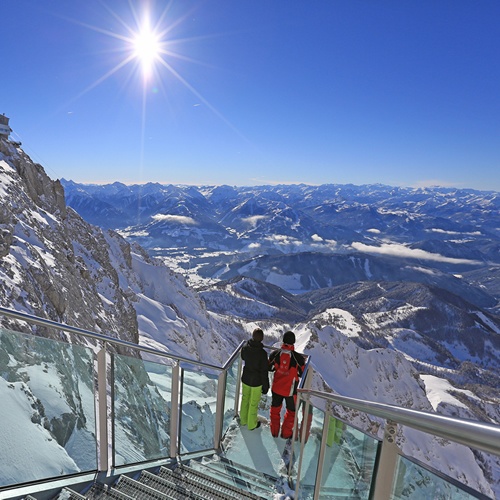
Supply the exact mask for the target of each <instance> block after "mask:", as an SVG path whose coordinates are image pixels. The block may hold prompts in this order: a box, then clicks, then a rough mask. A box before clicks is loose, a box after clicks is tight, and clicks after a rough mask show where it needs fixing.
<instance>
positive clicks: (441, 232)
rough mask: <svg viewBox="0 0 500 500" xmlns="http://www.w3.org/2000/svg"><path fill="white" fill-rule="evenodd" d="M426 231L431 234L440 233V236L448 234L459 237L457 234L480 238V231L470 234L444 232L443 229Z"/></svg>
mask: <svg viewBox="0 0 500 500" xmlns="http://www.w3.org/2000/svg"><path fill="white" fill-rule="evenodd" d="M427 231H430V232H432V233H440V234H450V235H459V234H465V235H466V236H481V231H473V232H471V233H467V232H466V233H464V232H459V231H445V230H444V229H437V228H433V229H428V230H427Z"/></svg>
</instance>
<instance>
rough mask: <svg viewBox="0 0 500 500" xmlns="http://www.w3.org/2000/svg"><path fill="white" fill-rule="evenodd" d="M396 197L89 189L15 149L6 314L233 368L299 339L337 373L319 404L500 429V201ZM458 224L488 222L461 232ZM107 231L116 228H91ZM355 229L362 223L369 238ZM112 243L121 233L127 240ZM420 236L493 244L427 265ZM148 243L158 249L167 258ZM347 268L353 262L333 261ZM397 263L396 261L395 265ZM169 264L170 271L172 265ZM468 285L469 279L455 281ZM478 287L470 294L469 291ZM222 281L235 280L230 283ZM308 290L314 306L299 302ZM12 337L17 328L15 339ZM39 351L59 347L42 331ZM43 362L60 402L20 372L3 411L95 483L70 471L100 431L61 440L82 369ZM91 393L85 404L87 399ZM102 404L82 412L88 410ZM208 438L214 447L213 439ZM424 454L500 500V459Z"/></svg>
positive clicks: (126, 392)
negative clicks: (376, 404)
mask: <svg viewBox="0 0 500 500" xmlns="http://www.w3.org/2000/svg"><path fill="white" fill-rule="evenodd" d="M63 185H64V188H63ZM388 190H389V188H386V187H354V186H353V187H343V188H340V187H335V186H323V187H314V188H313V187H308V186H286V187H283V186H282V187H276V188H270V187H268V188H241V189H240V188H230V187H227V186H221V187H212V188H195V187H176V186H167V187H165V186H159V185H146V186H141V187H128V186H124V185H122V184H119V183H115V184H113V185H112V186H91V187H86V186H84V187H82V186H79V185H76V184H74V183H71V182H63V183H60V182H59V181H52V180H51V179H49V177H48V176H47V175H46V174H45V172H44V171H43V168H42V167H41V166H40V165H37V164H35V163H33V162H32V161H31V159H30V158H29V157H28V156H27V155H26V154H25V153H24V152H23V151H22V149H20V148H19V147H16V146H15V145H13V144H11V143H9V142H7V141H3V140H2V141H0V196H1V199H2V203H1V207H0V233H1V239H0V288H1V292H2V293H1V294H0V303H1V304H2V305H3V306H6V307H10V308H14V309H17V310H20V311H25V312H29V313H34V314H36V315H38V316H41V317H45V318H49V319H53V320H56V321H61V322H64V323H68V324H70V325H73V326H77V327H81V328H85V329H89V330H93V331H96V332H102V333H104V334H107V335H112V336H116V337H120V338H124V339H125V340H130V341H133V342H139V343H143V344H144V345H149V346H152V347H155V348H158V349H163V350H165V351H168V352H172V353H175V354H180V355H183V356H187V357H192V358H196V359H200V360H204V361H209V362H212V363H217V364H219V363H222V362H224V361H225V360H226V359H227V357H228V354H229V353H230V352H231V351H233V349H234V348H235V347H236V346H237V345H238V344H239V342H240V341H241V340H242V339H243V338H246V336H247V335H248V332H249V331H251V330H252V329H253V328H254V327H255V326H256V325H259V326H262V327H263V328H264V331H265V333H266V343H267V344H273V343H275V342H279V340H280V338H281V335H282V332H283V330H284V329H285V328H292V329H293V330H294V331H295V332H296V334H297V338H298V341H297V349H299V350H301V351H304V352H306V353H308V354H311V355H312V356H313V365H314V367H316V369H317V370H318V371H319V372H320V373H321V377H320V378H319V379H317V380H316V381H315V384H316V386H317V387H318V388H321V389H325V390H334V391H336V392H338V393H340V394H344V395H349V396H355V397H360V398H364V399H372V400H373V399H375V400H377V401H383V402H388V403H393V404H400V405H403V406H408V407H412V408H416V409H423V410H427V411H432V410H435V411H439V412H442V413H445V414H449V415H458V416H462V417H465V418H476V419H477V418H480V419H482V420H488V421H492V422H500V415H499V411H498V408H499V404H498V403H499V398H498V377H497V375H496V371H497V370H498V364H499V356H498V352H499V350H498V347H499V345H498V338H499V337H498V335H499V333H500V322H499V320H498V316H496V315H495V313H494V310H495V308H494V306H495V304H496V303H497V299H498V296H497V295H495V293H496V292H495V290H497V285H496V284H495V283H489V284H487V282H488V273H484V274H483V270H484V269H485V268H486V267H487V266H489V267H491V268H494V269H496V268H497V267H498V258H497V260H495V258H494V257H495V251H494V249H495V244H497V243H496V242H497V239H495V238H497V233H498V227H500V226H499V225H498V224H497V222H498V197H497V195H496V194H495V193H477V192H469V191H464V192H463V193H462V192H461V193H458V192H456V191H446V190H443V191H442V192H441V191H438V190H436V191H432V190H431V191H418V190H417V191H416V192H414V193H412V196H410V195H409V194H408V193H407V192H405V196H406V195H408V200H409V202H408V204H407V205H405V204H404V203H403V201H402V199H403V198H404V197H402V194H401V193H402V192H401V190H393V191H392V194H391V195H390V197H389V198H388V194H387V193H388ZM64 191H66V192H67V198H66V199H67V200H68V206H67V205H66V203H65V193H64ZM429 193H431V194H432V196H431V200H432V202H431V201H430V200H429ZM459 195H460V196H459ZM328 200H329V201H328ZM377 200H378V201H377ZM451 200H459V201H457V202H455V201H451ZM327 201H328V203H327ZM372 204H373V206H372ZM450 204H451V207H449V206H448V205H450ZM70 206H72V207H73V208H74V209H77V210H78V211H79V212H80V215H79V214H78V213H77V212H75V210H74V209H73V208H70ZM457 206H459V207H460V210H462V209H463V208H464V207H465V206H473V207H474V209H473V210H471V211H470V212H468V213H467V214H465V215H464V214H462V215H460V216H459V213H458V212H459V210H458V209H457ZM214 207H216V208H214ZM356 207H359V214H368V216H369V217H370V219H369V220H368V221H367V219H365V218H364V215H363V216H361V215H359V214H358V211H357V208H356ZM374 207H375V208H374ZM401 207H403V208H401ZM439 207H445V208H446V210H447V211H448V212H447V213H448V215H447V220H446V223H445V221H441V222H440V223H439V224H438V222H439V221H438V219H437V216H436V210H438V208H439ZM453 210H455V212H456V213H455V212H453ZM433 212H434V214H433V215H430V214H431V213H433ZM92 213H94V216H90V215H91V214H92ZM453 213H455V215H453ZM487 213H489V216H487V215H486V214H487ZM81 214H83V215H85V218H87V220H85V219H84V218H82V217H81ZM450 214H451V215H450ZM358 215H359V216H358ZM93 217H94V218H93ZM488 217H489V218H488ZM99 221H100V223H101V224H102V227H103V228H100V227H98V226H97V225H91V223H90V222H93V223H96V222H99ZM104 221H107V222H106V224H104ZM347 221H355V222H356V227H354V226H353V225H352V224H351V225H348V224H347ZM377 221H378V222H377ZM375 223H377V224H378V225H376V224H375ZM450 224H451V226H450ZM418 228H420V229H419V230H420V233H418V231H417V229H418ZM110 229H117V230H118V229H120V233H121V234H122V235H125V236H126V237H127V239H125V238H124V237H123V236H122V235H120V234H118V233H117V232H116V231H113V230H110ZM413 229H415V230H416V233H415V234H417V235H418V234H420V235H421V236H422V237H423V236H424V235H429V234H431V235H432V236H433V237H435V238H433V239H436V240H438V241H442V242H445V243H447V244H449V242H450V241H451V239H459V237H458V236H457V234H455V233H460V235H461V236H460V238H461V239H463V240H464V244H465V240H470V239H472V240H473V241H474V242H475V243H477V245H472V246H471V248H472V249H473V250H474V252H476V253H474V255H472V254H470V253H469V252H470V251H471V248H469V249H468V250H466V251H464V252H463V253H460V252H458V253H457V254H456V255H454V256H452V255H446V254H443V255H441V254H438V253H435V251H437V247H433V248H434V250H435V251H431V250H430V249H428V248H427V249H425V248H423V244H424V243H425V241H428V240H425V241H424V240H423V239H418V237H413V236H412V235H411V231H412V230H413ZM434 233H435V234H434ZM476 233H477V234H476ZM466 234H467V235H466ZM389 236H390V238H389ZM388 241H390V243H388ZM137 242H144V243H146V244H147V250H149V253H147V252H146V250H144V249H143V248H141V247H140V246H139V245H138V244H137ZM163 244H164V245H168V247H167V246H165V247H163V246H162V245H163ZM197 245H199V246H197ZM384 245H385V246H384ZM457 245H458V246H459V247H461V245H462V244H461V243H459V244H457ZM420 247H422V248H420ZM155 248H160V250H156V251H155V250H154V249H155ZM464 248H465V247H464ZM235 250H238V252H239V251H241V253H238V252H235ZM304 250H307V251H308V252H309V254H306V253H304V252H303V251H304ZM332 250H339V253H338V254H335V255H334V257H335V259H336V260H330V261H329V260H328V259H331V258H332V257H333V255H332ZM444 250H445V249H444V247H439V251H440V252H441V251H442V252H444ZM391 252H392V259H391V258H390V257H387V256H385V253H391ZM415 252H416V253H415ZM152 254H156V255H161V256H162V257H163V258H162V259H161V260H162V261H163V262H162V261H160V260H159V259H155V258H153V257H151V256H150V255H152ZM259 255H260V257H259ZM308 255H309V258H308V259H306V257H307V256H308ZM401 255H402V256H403V258H402V257H401ZM492 256H493V257H492ZM174 257H175V258H174ZM497 257H498V256H497ZM274 258H276V259H277V260H272V259H274ZM294 258H296V259H297V260H296V261H294V260H293V259H294ZM169 259H171V260H170V262H172V263H174V264H175V266H176V270H178V269H182V268H183V266H184V268H185V270H189V268H190V267H191V271H192V274H191V277H192V276H195V275H197V276H201V277H200V281H199V282H198V286H197V288H198V290H199V291H198V290H195V289H193V288H192V287H190V286H188V285H187V283H186V280H185V278H184V277H183V276H182V275H180V274H179V273H177V272H175V271H173V270H172V269H171V268H170V267H167V266H166V265H165V264H164V262H169ZM266 259H269V262H271V263H272V267H275V269H273V268H272V267H271V268H270V267H269V265H270V264H269V263H266ZM238 261H239V262H240V264H239V265H240V269H241V268H244V269H253V270H256V272H257V271H258V272H259V273H260V274H256V275H255V276H256V277H258V278H259V279H258V280H257V279H255V277H252V276H248V277H242V276H243V275H244V273H243V272H238V273H234V270H235V269H238V267H237V266H238V264H236V262H238ZM289 261H290V262H291V264H290V265H288V264H287V263H288V262H289ZM253 262H255V264H254V263H253ZM233 263H234V264H233ZM261 263H264V264H261ZM398 263H399V266H398ZM429 263H432V266H431V265H429ZM424 264H426V265H424ZM210 266H212V267H211V268H210ZM329 269H333V270H335V269H338V272H333V271H329ZM450 269H451V270H452V272H453V273H456V274H461V276H462V277H457V276H452V275H451V272H450ZM203 273H205V274H206V276H208V277H209V278H210V280H207V279H206V278H205V277H203ZM231 273H234V274H231ZM266 273H267V274H266ZM398 273H399V274H398ZM467 273H471V274H470V278H465V277H464V276H466V275H467ZM296 274H298V275H299V276H298V277H296V276H295V275H296ZM350 274H351V275H352V278H351V280H349V279H348V276H349V275H350ZM218 276H224V277H228V278H229V277H231V276H232V278H231V279H230V280H228V281H220V280H219V279H218ZM270 276H271V279H270V278H269V277H270ZM426 276H430V277H431V278H429V279H426ZM490 276H491V274H490ZM392 278H394V279H392ZM321 280H324V281H321ZM406 280H408V281H406ZM215 282H217V284H210V283H215ZM207 283H208V284H207ZM298 283H299V284H300V285H301V287H300V288H298V287H297V286H296V285H297V284H298ZM325 286H326V287H325ZM291 289H295V290H297V289H300V291H301V292H305V293H302V294H300V295H297V294H292V293H289V292H288V291H287V290H291ZM455 292H456V293H455ZM9 324H11V322H9V321H6V320H5V319H3V320H2V325H3V326H4V327H5V326H9ZM22 328H23V325H16V329H22ZM38 333H40V334H43V333H46V334H47V336H50V335H51V332H43V331H42V329H39V332H38ZM13 348H14V347H12V346H11V345H8V344H7V343H3V342H2V344H1V349H0V363H3V362H5V360H8V359H10V355H11V350H12V349H13ZM39 355H40V356H41V359H42V360H43V362H44V363H45V369H46V370H47V371H48V372H49V373H51V376H52V378H53V383H52V384H51V387H50V391H51V392H50V397H49V393H48V392H47V391H48V388H47V387H40V386H37V384H36V383H35V381H36V376H35V374H26V373H24V372H23V370H25V369H24V368H23V367H22V366H17V365H13V364H8V363H7V365H6V366H8V369H7V368H6V367H3V365H2V378H1V379H0V390H1V391H2V398H4V397H5V398H10V399H11V400H12V401H14V400H15V403H14V402H13V403H12V404H10V405H9V407H11V408H12V407H15V408H17V409H18V412H19V415H18V416H16V418H19V419H20V420H21V419H22V418H24V421H25V424H26V425H28V426H29V421H31V422H32V425H33V427H30V430H32V431H33V433H30V436H32V437H31V438H30V439H32V441H31V443H40V448H39V449H40V450H45V452H46V453H50V456H51V457H54V462H53V463H52V466H53V467H54V470H56V469H58V470H63V471H73V470H78V469H80V468H81V467H82V465H81V464H75V463H74V462H73V461H72V460H71V459H70V458H69V454H68V450H69V449H70V447H71V446H74V445H75V442H76V441H77V440H78V439H85V435H86V434H85V433H86V432H91V431H90V429H91V427H92V425H91V424H92V421H91V419H89V421H88V423H87V424H85V425H83V426H82V425H78V424H77V423H76V422H75V423H74V426H73V432H72V433H71V436H70V439H68V438H67V436H64V437H63V436H61V435H59V434H58V425H59V423H60V422H62V420H63V419H64V418H65V417H64V414H65V411H64V408H65V406H64V405H68V404H69V405H73V406H74V405H75V404H77V403H75V402H74V401H73V402H71V401H68V400H67V398H66V396H65V394H66V393H65V389H64V387H65V383H69V382H68V380H71V377H69V378H68V377H67V375H66V374H68V373H69V372H70V371H71V369H72V368H74V365H73V364H72V363H73V361H72V360H71V357H70V356H68V357H67V359H68V365H67V367H65V368H64V369H63V370H62V372H61V371H59V370H58V369H57V367H56V366H54V363H53V361H51V358H50V353H48V352H47V353H45V352H43V350H42V352H41V353H40V354H39ZM3 368H5V369H3ZM123 369H124V370H125V371H124V374H123V377H122V379H123V380H125V379H126V377H125V373H128V372H127V371H126V369H125V367H123ZM80 370H83V368H80ZM7 373H8V377H6V378H4V375H5V374H7ZM61 373H62V375H61ZM78 373H80V372H78ZM83 373H85V370H83ZM148 376H153V375H148ZM65 377H66V378H65ZM63 378H65V380H66V379H67V381H66V382H64V380H63ZM82 378H85V377H84V376H83V375H82ZM126 380H128V382H127V384H123V387H120V390H122V391H123V392H122V393H119V397H121V398H123V400H127V401H129V400H130V401H132V400H133V399H134V397H133V394H134V393H140V392H141V391H144V390H145V388H146V385H147V383H146V381H145V379H143V378H131V379H126ZM208 385H209V384H208ZM88 392H89V390H88V389H85V388H84V387H82V389H81V393H82V394H83V395H85V394H87V393H88ZM160 396H161V394H160V393H156V392H154V391H152V392H151V393H149V395H148V397H149V398H150V402H151V405H150V406H151V408H156V407H158V408H159V407H160V406H161V400H160ZM37 400H39V401H40V403H36V404H35V406H33V403H34V402H36V401H37ZM85 401H86V399H85V396H82V402H83V403H82V404H83V405H84V404H85ZM78 404H79V403H78ZM77 409H78V408H73V410H77ZM2 411H3V410H0V416H1V418H2V422H3V421H6V422H7V421H8V419H9V418H11V417H10V416H9V415H4V413H5V412H2ZM82 411H83V412H86V410H84V409H82ZM185 412H186V415H187V416H188V417H189V418H191V419H192V421H193V428H194V427H196V428H198V429H202V428H203V426H204V420H203V418H210V412H209V409H207V410H206V411H205V410H203V409H202V408H201V406H197V405H196V404H193V405H192V408H189V409H188V408H187V407H186V408H185ZM76 413H77V412H76ZM16 415H17V413H16ZM49 415H50V416H51V419H48V416H49ZM188 417H186V418H188ZM347 417H348V418H349V419H350V420H352V422H353V423H355V424H359V426H360V427H362V428H363V427H370V428H371V429H372V428H373V426H374V425H375V426H376V425H377V424H376V421H368V420H367V419H366V418H363V417H362V416H360V415H356V414H351V415H347ZM46 418H47V420H45V419H46ZM158 418H159V420H158V428H163V427H164V425H163V423H162V421H161V418H163V417H160V416H159V417H158ZM4 419H5V420H4ZM20 420H19V421H20ZM140 424H141V423H140V422H139V421H131V422H126V421H125V419H124V420H123V423H122V427H121V428H120V430H119V432H121V433H122V434H120V436H121V437H120V441H121V440H122V439H123V442H125V443H126V446H125V449H124V450H123V457H124V459H125V458H127V457H130V456H132V455H133V457H132V458H137V457H136V456H135V455H134V454H137V453H139V454H140V453H141V452H140V447H138V446H137V441H136V440H137V436H136V435H135V434H134V432H135V429H138V428H140ZM200 432H201V431H200ZM4 434H6V432H5V428H4V431H3V433H2V436H0V437H1V438H2V440H3V439H5V441H3V442H7V441H8V439H9V437H8V436H7V435H4ZM202 434H203V433H202V432H201V433H200V435H199V436H197V437H196V439H203V435H202ZM151 439H152V442H151V443H147V446H148V447H149V448H155V447H158V450H159V449H160V447H161V446H165V445H166V442H165V436H155V437H154V439H153V437H152V438H151ZM51 440H53V441H51ZM153 441H154V442H153ZM49 442H50V443H51V444H50V445H49V444H47V443H49ZM42 443H44V445H43V446H42ZM415 443H418V453H417V454H418V457H419V458H420V459H421V460H422V461H424V462H425V461H430V462H431V463H432V464H433V465H434V467H436V468H442V470H443V472H445V473H447V474H449V475H451V476H452V477H458V476H459V474H460V471H465V472H466V477H465V478H464V477H460V479H461V480H462V481H466V482H467V483H468V484H470V485H471V486H472V487H473V488H476V489H479V490H481V491H483V492H484V493H485V494H487V495H490V496H493V494H494V493H493V492H496V493H497V494H500V486H499V485H500V473H499V470H500V466H499V462H498V459H494V458H491V457H488V456H486V455H485V454H482V453H480V454H476V455H474V454H473V453H472V452H470V451H469V450H467V449H465V451H464V449H463V448H460V450H461V451H458V448H457V447H454V446H451V447H450V446H442V443H439V442H436V441H435V440H433V439H431V438H429V437H425V436H423V437H422V436H420V437H419V438H418V439H417V438H415V437H414V436H413V435H412V433H411V432H409V433H406V434H405V435H404V436H401V446H402V447H403V449H408V450H410V449H414V448H415ZM48 446H50V447H53V449H52V448H50V449H49V448H47V447H48ZM144 446H146V444H145V445H144ZM91 452H92V450H89V453H88V456H89V457H90V456H91V454H92V453H91ZM89 460H90V458H89ZM49 465H50V464H49ZM47 466H48V465H47ZM14 472H15V471H14Z"/></svg>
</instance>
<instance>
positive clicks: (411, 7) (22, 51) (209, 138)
mask: <svg viewBox="0 0 500 500" xmlns="http://www.w3.org/2000/svg"><path fill="white" fill-rule="evenodd" d="M146 11H148V12H149V19H150V26H151V27H154V26H157V27H158V29H157V34H161V36H160V40H159V42H158V41H157V42H158V44H159V47H160V49H161V52H160V53H159V54H158V56H159V57H160V58H161V60H158V61H157V62H156V64H155V65H154V67H153V69H152V73H151V74H150V76H149V79H145V77H144V74H143V71H142V66H141V60H140V59H139V58H138V57H134V50H135V48H134V47H135V46H134V45H133V41H132V40H133V39H134V33H141V32H144V28H141V27H142V26H144V22H145V21H144V19H145V18H146V17H147V16H145V12H146ZM0 19H1V25H2V40H3V44H2V45H3V49H2V55H1V56H0V61H1V68H2V79H1V83H0V113H5V114H6V115H7V116H9V117H10V119H11V121H10V124H11V126H12V128H13V129H14V131H15V134H14V138H19V139H20V140H21V141H22V142H23V147H24V149H25V151H26V152H27V153H28V154H30V156H32V158H33V159H34V160H35V161H38V162H39V163H41V164H42V165H43V166H44V167H45V169H46V171H47V173H48V174H49V175H50V176H51V177H52V178H62V177H64V178H66V179H72V180H75V181H77V182H92V183H107V182H114V181H117V180H118V181H121V182H126V183H143V182H161V183H174V184H196V185H202V184H210V185H213V184H230V185H258V184H276V183H283V184H287V183H307V184H323V183H341V184H345V183H353V184H368V183H383V184H389V185H401V186H421V185H422V186H423V185H443V186H453V187H470V188H476V189H484V190H489V189H493V190H497V191H500V30H499V26H500V2H499V1H498V0H476V1H473V0H307V1H306V0H300V1H299V0H206V1H198V0H174V1H173V2H168V1H161V2H160V1H157V2H147V1H146V0H141V1H135V2H132V1H130V2H129V1H127V0H109V1H108V0H102V1H98V0H87V1H85V2H76V1H68V0H2V2H1V4H0ZM127 60H128V62H127V63H126V64H125V61H127Z"/></svg>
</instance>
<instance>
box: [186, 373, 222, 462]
mask: <svg viewBox="0 0 500 500" xmlns="http://www.w3.org/2000/svg"><path fill="white" fill-rule="evenodd" d="M217 383H218V375H215V374H208V373H202V372H199V371H191V370H187V369H183V384H182V394H181V419H180V430H181V445H180V453H189V452H193V451H200V450H207V449H210V448H213V447H214V435H215V414H216V404H217Z"/></svg>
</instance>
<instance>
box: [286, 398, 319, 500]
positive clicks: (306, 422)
mask: <svg viewBox="0 0 500 500" xmlns="http://www.w3.org/2000/svg"><path fill="white" fill-rule="evenodd" d="M308 407H309V408H308V411H307V413H305V408H306V404H305V401H302V402H301V404H300V408H299V419H300V422H301V423H300V424H299V429H298V431H299V441H297V442H296V443H295V445H294V455H296V454H298V453H300V446H301V441H302V438H303V437H304V436H305V444H304V454H303V456H302V463H301V464H300V486H299V498H304V499H307V498H313V496H314V486H315V484H316V474H317V471H318V460H319V452H320V449H321V441H322V434H323V423H324V420H325V413H324V412H323V411H322V410H319V409H318V408H315V407H314V406H312V405H308ZM304 426H305V430H304ZM295 474H296V472H295V473H294V472H292V476H293V475H295Z"/></svg>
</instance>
